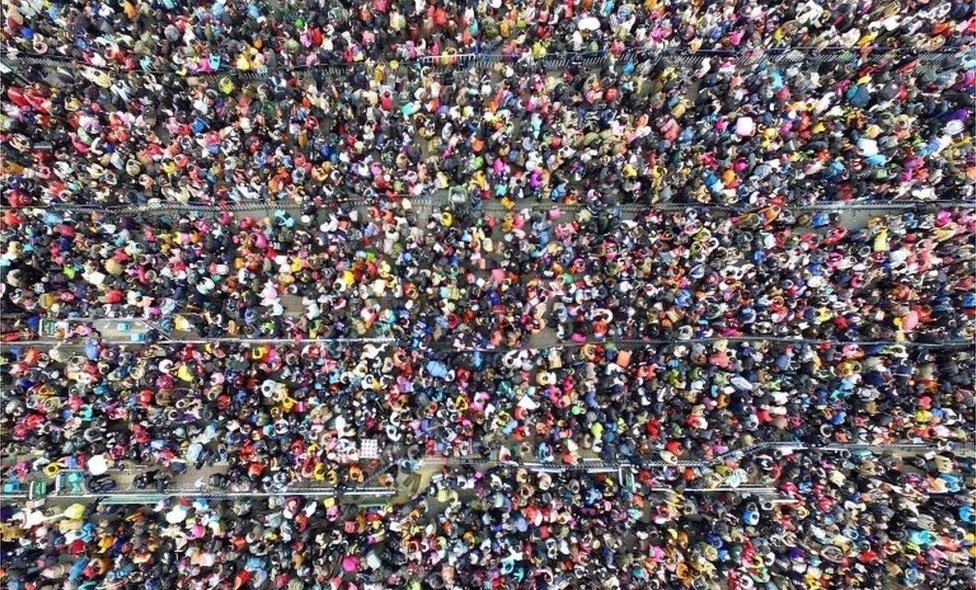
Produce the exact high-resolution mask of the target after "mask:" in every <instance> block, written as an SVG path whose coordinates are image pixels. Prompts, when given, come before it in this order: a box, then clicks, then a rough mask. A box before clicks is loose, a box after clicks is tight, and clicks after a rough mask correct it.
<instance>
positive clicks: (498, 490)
mask: <svg viewBox="0 0 976 590" xmlns="http://www.w3.org/2000/svg"><path fill="white" fill-rule="evenodd" d="M770 466H775V469H772V468H771V467H770ZM744 468H745V469H749V470H750V471H752V472H755V474H756V476H757V477H759V478H760V479H762V480H763V481H765V482H767V483H768V484H770V485H771V486H772V487H774V488H776V489H778V490H780V491H781V492H782V493H783V494H784V497H783V498H780V499H778V500H777V501H775V502H774V501H770V500H769V499H766V498H744V499H743V498H742V497H740V496H737V495H735V494H732V493H726V494H720V495H708V494H694V493H688V494H681V493H669V492H663V493H662V492H656V491H653V488H651V487H648V486H644V485H642V484H638V485H636V486H635V487H634V488H633V489H631V487H629V486H626V485H623V484H622V483H621V481H620V480H619V479H618V478H617V477H616V476H615V475H597V476H588V475H582V474H569V475H567V474H556V475H552V474H548V473H533V472H529V471H526V470H522V469H518V470H513V469H511V468H504V467H502V468H482V469H462V470H455V471H452V472H451V473H449V474H446V475H445V476H444V477H443V478H441V479H440V480H438V481H437V482H436V483H434V484H433V485H432V486H431V488H430V489H429V490H428V491H427V492H426V493H425V494H423V495H421V496H418V497H416V498H413V499H411V500H409V501H407V502H406V503H404V504H401V505H392V504H389V505H385V506H383V507H379V508H375V507H374V508H368V507H356V506H351V505H340V504H336V503H335V502H334V501H331V500H325V501H322V500H316V499H310V498H303V497H298V496H278V497H272V498H270V499H267V498H263V499H241V500H228V499H207V498H197V499H193V500H191V499H185V500H183V499H181V500H167V501H163V502H160V503H158V504H156V505H154V506H144V507H131V506H109V505H98V504H92V505H89V506H87V507H86V506H83V505H81V504H74V505H70V506H67V507H66V508H64V507H60V508H58V509H56V510H53V511H50V512H53V514H45V513H44V512H42V511H41V510H39V509H37V508H36V507H35V508H31V507H4V508H3V509H2V510H3V511H4V524H3V531H2V534H3V537H2V538H3V541H4V547H5V560H4V561H5V563H4V573H5V578H6V579H7V580H8V587H10V588H26V587H28V586H27V584H28V583H34V582H35V581H36V584H37V585H36V586H34V587H39V588H40V587H53V586H51V585H53V584H57V585H60V584H62V583H63V584H65V585H66V586H67V587H71V588H79V589H88V588H95V587H108V588H129V587H143V588H151V589H161V590H162V589H167V588H214V587H219V588H249V587H250V588H288V589H293V590H297V589H300V588H389V587H404V588H413V589H419V588H579V587H586V588H634V589H636V588H731V589H748V588H772V587H776V588H832V587H838V586H844V587H851V588H890V587H910V586H915V585H921V586H925V587H939V588H964V587H967V586H968V585H969V584H970V583H971V580H970V579H969V570H970V566H971V563H972V552H973V547H974V542H976V537H974V535H973V533H972V523H973V522H974V518H973V510H972V506H971V503H970V502H969V500H971V496H970V497H969V499H962V500H961V499H960V497H959V495H957V494H951V493H948V492H947V489H951V488H954V489H958V488H959V487H960V486H962V485H963V484H962V482H961V481H958V480H957V477H958V476H957V475H954V473H959V471H958V470H960V469H963V470H965V473H966V476H965V477H966V478H967V482H966V485H967V486H971V484H972V477H973V472H972V463H971V461H970V462H967V464H966V465H965V466H962V465H959V464H957V463H955V462H954V461H953V460H952V459H951V457H949V456H946V455H935V456H934V457H933V458H931V459H929V458H923V457H916V458H910V459H906V458H891V457H871V456H851V457H847V458H838V457H835V456H831V455H827V454H810V453H803V454H793V455H786V456H783V457H778V458H776V457H771V456H759V457H757V461H756V462H755V463H753V464H752V465H747V466H744ZM644 474H645V475H647V478H648V479H653V478H654V476H653V475H650V474H649V473H648V472H646V471H645V472H644ZM950 486H951V488H950Z"/></svg>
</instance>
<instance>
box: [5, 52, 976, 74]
mask: <svg viewBox="0 0 976 590" xmlns="http://www.w3.org/2000/svg"><path fill="white" fill-rule="evenodd" d="M3 50H4V52H5V55H4V56H3V61H5V62H6V64H9V65H6V64H4V66H5V67H6V68H7V69H8V70H10V71H17V69H18V67H19V68H23V67H29V66H39V67H44V68H62V71H63V72H64V73H66V74H73V73H75V72H77V71H78V70H79V69H81V68H89V69H93V70H98V71H101V72H106V73H109V74H112V75H115V76H133V75H134V76H148V75H153V76H155V75H167V74H169V75H173V76H177V77H179V78H184V79H188V78H217V77H231V78H233V79H237V80H242V81H252V80H263V79H267V78H271V77H274V76H283V75H288V74H295V73H300V72H316V73H321V74H326V75H330V76H340V75H343V74H345V73H347V72H348V71H349V70H352V69H358V68H366V67H373V66H375V65H376V64H387V63H389V61H390V60H389V59H380V60H363V61H360V62H345V63H333V64H311V65H295V66H284V67H279V68H266V67H260V68H258V69H257V70H238V69H234V68H228V67H225V68H222V69H217V70H213V71H187V70H186V69H185V67H184V68H180V69H177V68H176V67H173V68H172V69H159V68H147V69H139V70H135V69H133V70H126V69H122V68H114V67H109V66H107V65H106V66H98V65H94V64H91V63H87V62H84V61H81V60H78V59H75V58H71V57H67V56H59V55H56V54H44V55H39V54H31V53H25V52H23V51H20V50H18V49H17V48H14V47H4V48H3ZM972 50H973V48H971V47H943V48H939V49H921V48H915V47H879V46H868V47H806V46H800V47H781V48H777V47H769V48H762V47H760V48H751V49H750V48H747V49H737V50H709V49H700V50H697V51H694V50H690V49H688V48H631V49H625V50H623V51H620V52H617V53H612V52H610V51H608V50H606V49H601V50H596V51H570V52H552V53H547V54H545V55H543V56H540V57H535V56H533V55H532V54H531V53H529V52H525V53H521V54H502V53H491V52H486V53H443V54H439V55H424V56H419V57H415V58H407V59H404V60H402V62H403V63H404V64H405V65H412V66H415V67H469V68H484V67H490V66H492V65H495V64H497V63H510V64H518V65H522V66H524V67H538V68H541V69H545V70H558V71H563V70H566V69H570V68H586V69H589V68H597V67H604V66H614V65H616V64H619V63H623V62H626V61H630V60H643V61H649V60H654V61H655V62H666V63H668V64H669V65H672V66H676V67H697V66H700V65H701V64H702V63H703V62H704V61H705V60H706V59H718V60H722V61H723V62H726V63H733V64H736V65H740V66H744V67H754V66H755V65H756V64H759V63H761V62H764V61H765V62H769V63H778V64H796V63H810V64H823V63H842V62H849V61H853V60H855V59H858V58H861V59H864V58H866V57H868V56H870V57H872V58H873V59H876V60H889V59H894V58H898V57H904V56H912V57H915V58H917V59H920V60H924V61H938V60H940V59H944V58H945V57H947V56H953V55H959V54H962V53H966V52H970V51H972ZM0 63H2V62H0ZM11 66H13V67H11Z"/></svg>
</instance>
